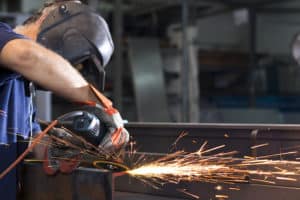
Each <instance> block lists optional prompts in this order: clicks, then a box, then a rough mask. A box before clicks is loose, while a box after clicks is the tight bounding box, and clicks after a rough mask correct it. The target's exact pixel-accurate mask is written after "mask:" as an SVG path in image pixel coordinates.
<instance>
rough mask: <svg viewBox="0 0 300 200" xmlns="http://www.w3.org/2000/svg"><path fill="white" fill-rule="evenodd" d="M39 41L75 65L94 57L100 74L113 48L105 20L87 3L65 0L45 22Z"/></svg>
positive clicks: (93, 59) (92, 59) (51, 12)
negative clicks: (67, 0) (66, 0)
mask: <svg viewBox="0 0 300 200" xmlns="http://www.w3.org/2000/svg"><path fill="white" fill-rule="evenodd" d="M37 41H38V42H39V43H40V44H42V45H44V46H45V47H47V48H49V49H51V50H53V51H55V52H56V53H58V54H60V55H61V56H62V57H64V58H65V59H67V60H68V61H69V62H70V63H72V64H73V65H77V64H80V63H82V62H83V61H86V60H91V61H92V62H93V63H94V65H95V66H96V68H97V69H98V70H99V72H100V73H101V74H103V80H104V76H105V72H104V67H105V66H106V64H107V63H108V62H109V60H110V58H111V56H112V53H113V51H114V45H113V41H112V38H111V34H110V31H109V28H108V25H107V23H106V21H105V20H104V19H103V18H102V17H101V16H100V15H99V14H97V13H96V12H95V11H93V10H92V9H91V8H90V7H88V6H87V5H84V4H81V3H78V2H62V3H58V4H57V7H56V8H55V9H54V10H52V11H50V13H49V14H48V15H47V17H46V18H45V20H44V21H43V23H42V25H41V28H40V32H39V34H38V37H37Z"/></svg>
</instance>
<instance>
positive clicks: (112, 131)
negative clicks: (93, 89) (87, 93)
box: [83, 104, 129, 151]
mask: <svg viewBox="0 0 300 200" xmlns="http://www.w3.org/2000/svg"><path fill="white" fill-rule="evenodd" d="M83 110H84V111H87V112H89V113H92V114H94V115H95V116H96V117H98V118H99V120H100V122H101V123H103V124H105V126H106V127H107V132H106V133H104V134H105V135H104V137H103V139H102V140H101V142H100V144H99V147H101V148H104V149H105V150H109V151H118V150H120V149H121V148H123V147H125V146H126V144H127V143H128V141H129V133H128V131H127V130H126V129H125V128H124V123H123V119H122V117H121V115H120V113H119V112H118V111H117V110H116V109H114V111H113V112H108V111H107V110H106V109H105V108H103V107H102V106H101V105H99V104H96V105H95V106H85V107H83Z"/></svg>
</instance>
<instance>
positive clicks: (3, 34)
mask: <svg viewBox="0 0 300 200" xmlns="http://www.w3.org/2000/svg"><path fill="white" fill-rule="evenodd" d="M14 39H25V37H24V36H23V35H20V34H17V33H15V32H14V31H13V29H12V28H11V27H10V26H9V25H7V24H5V23H2V22H0V51H1V50H2V49H3V47H4V46H5V45H6V44H7V43H8V42H9V41H11V40H14Z"/></svg>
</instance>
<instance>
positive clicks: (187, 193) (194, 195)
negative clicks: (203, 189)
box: [177, 189, 200, 199]
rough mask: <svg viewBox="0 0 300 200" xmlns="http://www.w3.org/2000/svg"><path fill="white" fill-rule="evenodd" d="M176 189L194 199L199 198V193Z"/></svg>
mask: <svg viewBox="0 0 300 200" xmlns="http://www.w3.org/2000/svg"><path fill="white" fill-rule="evenodd" d="M177 191H179V192H182V193H183V194H186V195H188V196H190V197H192V198H194V199H200V196H199V195H196V194H193V193H191V192H188V191H187V189H177Z"/></svg>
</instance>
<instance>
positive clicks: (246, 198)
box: [0, 0, 300, 200]
mask: <svg viewBox="0 0 300 200" xmlns="http://www.w3.org/2000/svg"><path fill="white" fill-rule="evenodd" d="M44 3H45V0H1V1H0V19H1V20H0V22H4V23H7V24H9V25H10V26H12V27H15V26H17V25H20V24H22V23H23V22H24V20H26V19H27V18H28V17H29V16H30V15H31V14H32V13H33V12H35V11H37V10H39V8H41V7H42V6H43V4H44ZM82 3H83V4H85V5H87V6H88V7H89V8H90V9H92V10H94V12H96V13H97V14H99V15H100V16H102V17H103V18H104V19H105V21H106V22H107V24H108V27H109V30H110V32H111V35H112V40H113V43H114V53H113V55H112V57H111V60H110V61H109V63H108V64H107V66H105V68H104V70H103V71H102V72H100V71H99V70H98V69H97V68H96V67H95V66H94V65H93V64H92V63H91V62H90V61H89V60H87V61H84V63H81V64H80V65H77V66H74V67H75V68H76V69H77V70H78V71H79V72H80V73H81V74H82V75H83V77H84V78H86V80H88V81H89V82H90V83H92V84H93V85H94V86H95V87H96V88H98V89H99V90H100V91H102V92H103V94H104V95H105V96H106V97H108V98H109V99H110V100H111V101H112V102H113V106H114V107H115V108H116V109H118V110H119V112H120V114H121V115H122V117H123V120H124V122H125V128H126V129H127V131H128V132H129V134H130V142H129V143H128V147H127V148H126V150H124V151H123V152H122V155H121V156H123V157H126V163H128V162H130V164H128V165H127V164H126V168H125V170H124V169H121V170H120V169H116V168H118V167H120V166H119V163H117V164H115V161H112V160H105V161H103V163H104V164H105V165H106V166H112V167H111V168H110V169H106V168H104V169H102V168H101V167H100V168H97V167H95V165H94V167H91V166H87V165H82V166H80V167H79V168H78V169H76V170H75V171H74V172H73V173H71V174H63V173H61V174H57V175H55V176H47V175H45V174H44V173H43V170H42V167H41V165H40V164H39V163H38V162H34V161H32V160H30V161H31V162H30V161H28V162H26V161H25V163H24V169H23V171H24V175H23V183H22V192H21V196H20V197H19V198H18V199H24V200H50V199H51V200H52V199H53V200H62V199H63V200H69V199H70V200H71V199H72V200H96V199H97V200H180V199H183V200H192V199H202V200H227V199H229V200H253V199H256V200H264V199H272V200H287V199H288V200H298V199H300V159H299V157H300V0H284V1H282V0H82ZM91 28H93V27H91ZM54 81H55V80H54ZM0 98H1V97H0ZM35 102H36V105H37V113H36V115H37V118H38V120H40V121H42V122H51V121H53V120H55V119H57V118H58V117H60V116H62V115H64V114H65V113H68V112H71V111H72V110H74V108H75V107H76V105H74V104H72V103H70V102H69V101H66V100H65V99H64V98H62V97H59V96H57V95H55V94H53V93H52V92H50V91H47V90H45V89H43V88H42V87H39V86H37V91H36V96H35ZM125 154H126V155H125ZM0 157H1V155H0ZM128 160H129V161H128ZM95 162H96V163H97V162H98V161H97V160H96V161H94V163H95ZM124 162H125V161H124ZM99 163H100V165H101V164H102V161H99ZM144 163H146V164H144ZM147 163H150V165H147ZM151 164H153V165H151ZM120 165H121V167H120V168H122V167H123V165H125V164H124V163H123V161H122V163H121V164H120ZM148 166H150V167H152V168H151V169H152V171H151V172H148V171H146V170H147V169H148V168H147V167H148ZM174 166H176V167H174ZM139 167H141V168H142V170H143V169H144V170H145V171H143V172H140V171H134V169H135V168H137V169H139ZM143 167H144V168H143ZM155 167H156V168H155ZM195 168H196V169H195ZM199 168H201V169H199ZM126 170H128V173H126ZM131 170H133V171H131ZM155 170H157V171H155ZM159 170H162V171H160V172H158V171H159ZM168 170H169V171H168ZM173 170H174V171H173ZM181 170H182V171H181ZM120 171H121V172H120ZM124 171H125V172H124ZM122 172H124V173H122ZM135 173H136V174H135ZM139 173H140V174H139ZM142 173H144V174H142ZM145 174H146V175H145ZM0 182H1V179H0ZM0 199H2V198H1V197H0Z"/></svg>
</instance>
